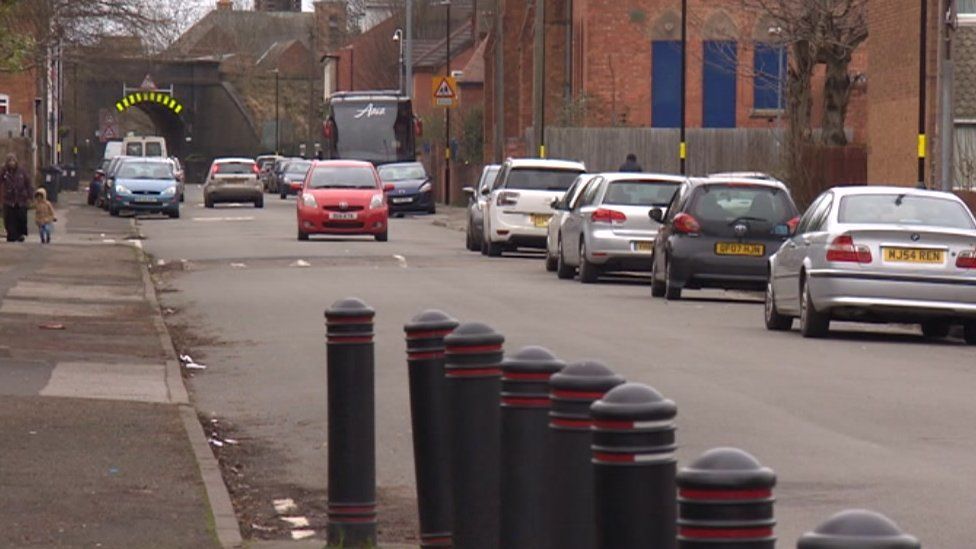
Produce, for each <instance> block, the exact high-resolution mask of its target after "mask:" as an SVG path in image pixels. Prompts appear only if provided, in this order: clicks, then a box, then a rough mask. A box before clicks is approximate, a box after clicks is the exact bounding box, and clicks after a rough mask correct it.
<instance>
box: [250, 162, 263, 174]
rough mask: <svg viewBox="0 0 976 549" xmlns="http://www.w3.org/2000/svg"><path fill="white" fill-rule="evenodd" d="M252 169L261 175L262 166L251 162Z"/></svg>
mask: <svg viewBox="0 0 976 549" xmlns="http://www.w3.org/2000/svg"><path fill="white" fill-rule="evenodd" d="M251 171H252V172H254V173H256V174H258V175H261V168H259V167H258V165H257V164H251Z"/></svg>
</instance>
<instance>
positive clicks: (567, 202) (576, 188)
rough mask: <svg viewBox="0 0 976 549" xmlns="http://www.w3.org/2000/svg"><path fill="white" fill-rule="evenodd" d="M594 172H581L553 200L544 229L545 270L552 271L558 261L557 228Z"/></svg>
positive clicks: (593, 177)
mask: <svg viewBox="0 0 976 549" xmlns="http://www.w3.org/2000/svg"><path fill="white" fill-rule="evenodd" d="M596 177H597V176H596V174H586V173H584V174H581V175H580V176H579V177H577V178H576V181H573V184H572V185H570V186H569V189H567V190H566V193H565V194H564V195H563V197H562V198H560V199H558V200H554V201H553V205H552V209H553V212H554V213H553V214H552V219H550V220H549V227H547V229H546V231H547V232H546V270H547V271H549V272H551V273H554V272H556V267H557V266H558V263H559V229H560V228H562V226H563V221H564V220H565V219H566V216H567V215H568V214H569V212H571V211H573V208H575V207H576V204H577V203H578V202H579V199H580V197H581V196H582V195H583V193H584V192H586V189H587V186H588V185H589V184H590V182H591V181H594V180H595V179H596Z"/></svg>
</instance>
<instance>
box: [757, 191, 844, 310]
mask: <svg viewBox="0 0 976 549" xmlns="http://www.w3.org/2000/svg"><path fill="white" fill-rule="evenodd" d="M832 203H833V193H831V192H826V193H824V194H822V195H821V196H820V197H819V198H817V199H816V200H814V202H813V204H811V205H810V207H809V208H807V211H806V212H805V213H804V214H803V216H802V217H801V218H800V222H799V224H798V225H797V228H796V232H795V233H794V234H793V235H792V236H791V237H790V238H789V239H788V240H787V241H786V242H784V243H783V246H782V247H781V248H780V250H779V252H778V253H777V254H776V261H775V270H774V271H773V272H772V273H771V278H772V281H773V290H774V291H775V292H776V302H777V306H778V307H780V308H781V310H782V311H783V312H798V311H799V307H800V305H799V303H800V301H799V300H800V271H801V270H802V269H803V263H804V259H805V258H806V257H807V255H808V254H809V253H810V251H811V244H812V243H813V241H814V240H815V239H816V238H817V236H818V235H820V234H821V233H822V232H823V228H824V226H825V224H826V219H827V215H828V214H829V212H830V207H831V204H832ZM821 239H822V238H821Z"/></svg>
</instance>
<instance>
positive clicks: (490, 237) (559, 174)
mask: <svg viewBox="0 0 976 549" xmlns="http://www.w3.org/2000/svg"><path fill="white" fill-rule="evenodd" d="M581 173H586V166H584V165H583V164H582V163H581V162H573V161H567V160H545V159H538V158H518V159H513V158H510V159H508V160H506V161H505V163H504V164H503V165H502V168H501V170H500V171H499V172H498V177H496V178H495V183H494V185H492V190H491V194H490V195H489V196H488V200H487V201H486V202H485V214H484V215H485V221H484V241H485V244H484V246H483V247H482V251H483V252H484V253H485V254H487V255H490V256H493V257H497V256H500V255H501V254H502V252H503V251H504V250H512V249H515V248H519V247H525V248H540V249H544V248H545V247H546V232H547V229H548V226H549V219H550V218H552V215H553V213H554V210H553V207H552V204H553V202H554V201H556V200H558V199H559V198H562V196H563V194H564V193H565V192H566V189H568V188H569V186H570V185H572V184H573V181H575V180H576V177H577V176H579V175H580V174H581Z"/></svg>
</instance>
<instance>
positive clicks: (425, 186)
mask: <svg viewBox="0 0 976 549" xmlns="http://www.w3.org/2000/svg"><path fill="white" fill-rule="evenodd" d="M431 188H432V187H431V186H430V181H428V182H426V183H424V184H423V185H421V186H420V192H422V193H429V192H430V189H431Z"/></svg>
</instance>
